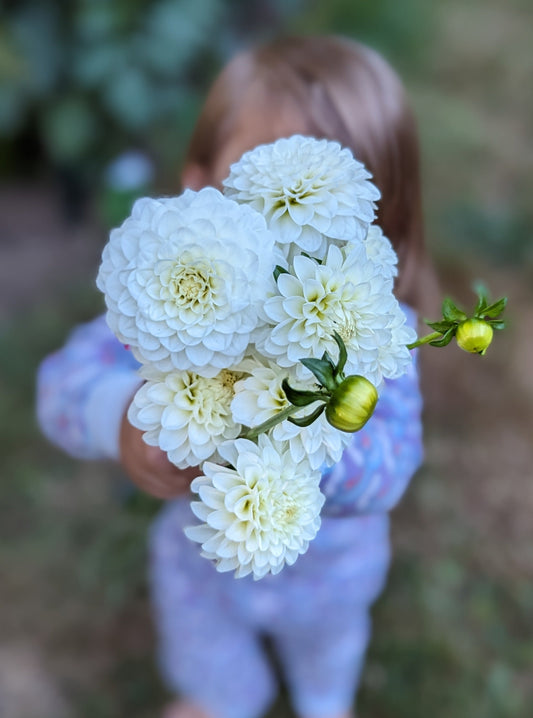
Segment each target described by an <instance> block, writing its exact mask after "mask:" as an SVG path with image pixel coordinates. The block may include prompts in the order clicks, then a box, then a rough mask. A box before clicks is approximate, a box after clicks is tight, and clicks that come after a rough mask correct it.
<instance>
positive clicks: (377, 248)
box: [365, 224, 398, 277]
mask: <svg viewBox="0 0 533 718" xmlns="http://www.w3.org/2000/svg"><path fill="white" fill-rule="evenodd" d="M365 249H366V256H367V257H368V258H369V259H371V260H372V261H373V262H374V263H375V264H377V265H378V266H379V267H380V268H381V271H382V272H383V274H386V275H387V276H389V277H396V275H397V274H398V267H397V264H398V256H397V254H396V252H395V251H394V249H393V246H392V244H391V243H390V240H389V239H387V237H385V235H384V234H383V230H382V229H381V227H378V225H377V224H371V225H370V227H369V228H368V234H367V235H366V238H365Z"/></svg>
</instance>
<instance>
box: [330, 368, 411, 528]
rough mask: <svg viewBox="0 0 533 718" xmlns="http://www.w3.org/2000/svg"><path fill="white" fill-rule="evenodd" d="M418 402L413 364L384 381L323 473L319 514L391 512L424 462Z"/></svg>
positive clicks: (345, 514)
mask: <svg viewBox="0 0 533 718" xmlns="http://www.w3.org/2000/svg"><path fill="white" fill-rule="evenodd" d="M421 412H422V399H421V395H420V390H419V382H418V373H417V370H416V366H415V365H414V364H413V366H412V368H411V369H410V371H409V372H408V373H407V374H404V375H403V376H402V377H400V378H399V379H395V380H391V381H386V382H385V388H384V389H383V390H382V392H381V395H380V398H379V401H378V404H377V407H376V410H375V412H374V415H373V416H372V418H371V419H370V421H369V422H368V423H367V424H366V425H365V426H364V427H363V429H361V430H360V431H358V432H357V433H355V434H354V435H353V439H352V442H351V443H350V444H349V446H348V447H347V448H346V449H345V450H344V453H343V455H342V458H341V460H340V461H339V462H338V463H337V464H335V465H334V466H333V467H331V468H330V469H327V470H326V471H325V472H324V473H323V475H322V482H321V489H322V492H323V493H324V494H325V496H326V502H325V505H324V509H323V514H324V515H329V516H349V515H354V514H362V513H374V512H385V511H390V510H391V509H392V508H393V507H394V506H395V505H396V504H397V503H398V501H399V500H400V498H401V496H402V495H403V493H404V491H405V489H406V488H407V485H408V483H409V481H410V479H411V478H412V476H413V474H414V473H415V472H416V470H417V469H418V468H419V466H420V464H421V462H422V458H423V446H422V422H421Z"/></svg>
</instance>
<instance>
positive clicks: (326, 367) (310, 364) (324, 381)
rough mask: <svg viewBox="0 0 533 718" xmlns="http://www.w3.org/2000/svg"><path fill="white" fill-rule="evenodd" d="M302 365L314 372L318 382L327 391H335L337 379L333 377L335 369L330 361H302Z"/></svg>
mask: <svg viewBox="0 0 533 718" xmlns="http://www.w3.org/2000/svg"><path fill="white" fill-rule="evenodd" d="M300 361H301V362H302V364H303V365H304V366H305V367H307V368H308V369H309V371H312V372H313V374H314V375H315V376H316V378H317V379H318V381H319V382H320V384H321V385H322V386H325V387H326V389H329V390H330V391H333V390H334V389H335V386H336V382H335V378H334V376H333V367H332V366H331V364H330V363H329V362H328V361H325V360H323V359H300Z"/></svg>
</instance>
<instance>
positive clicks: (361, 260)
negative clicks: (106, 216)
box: [97, 135, 495, 578]
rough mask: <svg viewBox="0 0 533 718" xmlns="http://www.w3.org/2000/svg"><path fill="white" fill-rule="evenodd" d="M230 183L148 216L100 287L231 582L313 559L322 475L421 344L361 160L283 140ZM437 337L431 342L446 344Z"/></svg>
mask: <svg viewBox="0 0 533 718" xmlns="http://www.w3.org/2000/svg"><path fill="white" fill-rule="evenodd" d="M223 184H224V194H222V193H220V192H219V191H218V190H216V189H214V188H211V187H207V188H204V189H202V190H200V191H199V192H193V191H191V190H186V191H185V192H184V193H183V194H182V195H181V196H179V197H171V198H163V199H146V198H145V199H140V200H138V201H137V202H136V203H135V205H134V207H133V210H132V214H131V216H130V217H129V218H128V219H126V221H125V222H124V223H123V225H122V226H121V227H120V228H118V229H115V230H113V231H112V232H111V236H110V240H109V243H108V244H107V245H106V247H105V249H104V252H103V258H102V264H101V267H100V270H99V273H98V278H97V284H98V287H99V288H100V289H101V291H102V292H104V294H105V299H106V304H107V308H108V312H107V320H108V323H109V326H110V327H111V329H112V330H113V331H114V333H115V334H116V336H117V337H118V338H119V339H120V340H121V341H122V342H124V343H125V344H127V345H129V346H130V348H131V350H132V352H133V354H134V355H135V357H136V358H137V359H138V360H139V362H140V363H141V369H140V373H141V376H142V377H143V378H144V380H145V383H144V384H143V385H142V387H141V388H140V389H139V391H138V392H137V394H136V396H135V398H134V400H133V403H132V404H131V407H130V409H129V413H128V417H129V420H130V421H131V423H132V424H133V425H134V426H136V427H138V428H139V429H141V430H143V431H144V432H145V433H144V439H145V441H146V442H147V443H148V444H150V445H154V446H159V447H160V448H161V449H163V450H164V451H166V452H167V453H168V457H169V459H170V461H171V462H172V463H174V464H175V465H176V466H177V467H179V468H186V467H190V466H196V465H199V466H200V467H201V468H200V470H201V473H202V475H200V476H199V477H198V478H197V479H195V480H194V481H193V482H192V485H191V488H192V490H193V491H194V492H195V493H196V494H198V497H199V500H198V501H194V502H193V503H192V510H193V512H194V513H195V514H196V516H197V517H198V519H199V520H200V523H199V524H198V525H196V526H192V527H190V528H189V529H187V535H188V537H189V538H190V539H192V540H193V541H197V542H199V543H201V544H202V553H203V555H204V556H206V557H207V558H209V559H212V560H213V561H214V562H215V563H216V567H217V569H218V570H219V571H230V570H231V571H234V572H235V575H236V576H238V577H240V576H245V575H247V574H249V573H252V574H253V576H254V577H255V578H261V577H262V576H264V575H265V574H267V573H269V572H271V573H277V572H279V571H280V570H281V569H282V568H283V566H284V564H285V563H287V564H291V563H293V562H294V561H295V560H296V558H297V557H298V555H299V554H301V553H303V552H305V550H306V549H307V546H308V544H309V541H311V540H312V539H313V538H314V536H315V535H316V533H317V531H318V528H319V526H320V510H321V507H322V504H323V502H324V497H323V495H322V494H321V492H320V488H319V483H320V477H321V468H322V467H324V466H329V465H332V464H333V463H335V462H337V461H338V460H339V459H340V457H341V455H342V452H343V449H344V447H345V446H346V445H347V444H348V442H349V441H350V437H351V432H353V431H356V430H358V429H360V428H361V427H362V426H363V425H364V424H365V423H366V421H367V420H368V419H369V418H370V416H371V415H372V412H373V410H374V408H375V405H376V402H377V398H378V393H379V390H380V387H381V385H382V383H383V380H384V379H385V378H391V379H392V378H397V377H399V376H401V375H402V374H403V373H404V372H405V371H406V370H407V368H408V367H409V364H410V362H411V354H410V351H409V347H412V346H413V345H414V344H416V343H417V342H416V333H415V331H414V330H413V329H412V328H410V327H409V326H408V325H407V323H406V317H405V315H404V313H403V311H402V309H401V307H400V305H399V303H398V301H397V300H396V298H395V297H394V295H393V281H394V276H395V275H396V263H397V258H396V255H395V253H394V251H393V249H392V246H391V244H390V242H389V241H388V239H387V238H386V237H384V236H383V233H382V232H381V230H380V228H379V227H377V226H375V225H373V224H372V223H373V221H374V219H375V202H376V201H377V200H378V198H379V192H378V190H377V189H376V187H375V186H374V185H373V184H372V183H371V182H370V175H369V173H368V172H367V171H366V170H365V168H364V166H363V165H362V164H361V163H360V162H358V161H357V160H355V159H354V157H353V156H352V154H351V153H350V151H349V150H347V149H342V148H341V147H340V145H339V144H337V143H335V142H329V141H326V140H315V139H313V138H309V137H301V136H299V135H296V136H294V137H291V138H289V139H281V140H278V141H277V142H275V143H273V144H271V145H262V146H260V147H257V148H256V149H254V150H252V151H250V152H247V153H246V154H244V155H243V157H242V158H241V160H240V161H239V162H237V163H236V164H234V165H232V167H231V168H230V174H229V177H228V178H227V179H226V180H225V181H224V183H223ZM487 306H488V305H487ZM485 308H486V307H485ZM489 308H490V307H489ZM457 311H459V310H457ZM494 316H495V315H494ZM465 318H466V315H465ZM459 324H460V322H459V321H458V320H457V321H456V323H455V324H454V326H455V329H456V330H457V328H458V326H459ZM436 329H437V331H436V332H434V333H433V334H432V335H430V337H429V339H430V340H431V341H432V342H434V343H435V340H436V338H438V337H440V336H441V334H440V333H439V331H440V330H442V334H444V333H445V331H446V332H448V334H449V333H450V332H449V331H448V329H449V327H448V325H446V329H445V331H444V325H443V326H442V327H440V329H439V327H436ZM447 337H448V335H447V336H446V338H447ZM450 338H451V336H450ZM424 341H425V340H419V342H418V343H424Z"/></svg>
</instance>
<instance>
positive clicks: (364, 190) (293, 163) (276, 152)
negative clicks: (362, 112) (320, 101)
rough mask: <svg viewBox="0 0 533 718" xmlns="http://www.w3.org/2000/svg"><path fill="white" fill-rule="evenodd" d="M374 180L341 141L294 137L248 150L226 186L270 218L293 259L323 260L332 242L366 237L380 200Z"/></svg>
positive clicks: (238, 197)
mask: <svg viewBox="0 0 533 718" xmlns="http://www.w3.org/2000/svg"><path fill="white" fill-rule="evenodd" d="M370 177H371V175H370V174H369V173H368V172H367V170H366V169H365V167H364V165H363V164H361V163H360V162H358V161H357V160H356V159H354V157H353V155H352V153H351V152H350V150H348V149H342V148H341V146H340V145H339V144H338V143H337V142H330V141H328V140H316V139H314V138H312V137H302V136H301V135H294V136H292V137H289V138H288V139H281V140H277V142H274V143H273V144H270V145H260V146H259V147H256V148H255V149H253V150H251V151H250V152H246V153H245V154H244V155H243V156H242V157H241V159H240V160H239V162H237V163H236V164H234V165H232V166H231V167H230V174H229V177H228V178H227V179H226V180H224V182H223V185H224V193H225V194H226V196H228V197H232V198H233V199H235V200H237V201H238V202H240V203H243V204H249V205H251V206H252V207H253V208H254V209H256V210H258V211H259V212H260V213H261V214H263V215H264V216H265V217H266V220H267V223H268V226H269V227H270V228H272V229H275V230H276V232H277V234H278V235H279V236H278V242H280V244H281V246H282V248H283V250H284V253H285V256H286V257H287V258H288V259H289V260H290V259H292V257H293V256H294V255H295V254H299V252H300V251H304V252H306V253H310V254H312V255H313V256H314V257H318V258H319V259H322V258H323V257H324V255H325V254H326V251H327V247H328V243H330V242H331V241H336V242H337V241H340V242H353V241H357V240H362V239H364V237H365V235H366V233H367V230H368V226H369V224H370V223H371V222H372V221H373V220H374V216H375V212H374V209H375V204H374V202H375V201H376V200H378V199H379V197H380V194H379V191H378V190H377V188H376V187H375V186H374V185H373V184H372V183H371V182H370V181H369V178H370Z"/></svg>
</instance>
